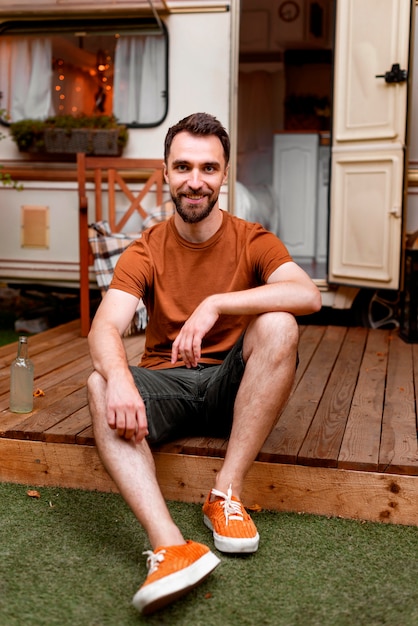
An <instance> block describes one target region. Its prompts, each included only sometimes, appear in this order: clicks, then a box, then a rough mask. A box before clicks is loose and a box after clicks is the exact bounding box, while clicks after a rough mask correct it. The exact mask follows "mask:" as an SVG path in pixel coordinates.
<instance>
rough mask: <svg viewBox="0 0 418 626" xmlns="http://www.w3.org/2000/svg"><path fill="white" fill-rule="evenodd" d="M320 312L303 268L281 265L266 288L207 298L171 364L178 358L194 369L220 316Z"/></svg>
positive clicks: (318, 297) (183, 334)
mask: <svg viewBox="0 0 418 626" xmlns="http://www.w3.org/2000/svg"><path fill="white" fill-rule="evenodd" d="M320 308H321V294H320V293H319V291H318V289H317V287H316V286H315V284H314V283H313V282H312V280H311V279H310V278H309V276H308V275H307V274H306V272H305V271H304V270H302V268H300V267H299V266H298V265H297V264H296V263H294V262H293V261H291V262H289V263H284V264H283V265H282V266H280V267H279V268H277V269H276V270H275V271H274V272H273V273H272V274H271V276H270V277H269V280H268V281H267V284H266V285H262V286H260V287H254V288H253V289H246V290H244V291H235V292H232V293H223V294H214V295H213V296H209V297H208V298H206V299H205V300H203V302H202V303H201V304H200V305H199V306H198V307H197V308H196V310H195V311H194V312H193V314H192V315H191V316H190V317H189V319H188V320H187V321H186V323H185V324H184V326H183V327H182V329H181V331H180V333H179V334H178V336H177V337H176V340H175V341H174V344H173V349H172V358H171V361H172V363H175V362H176V361H177V359H178V357H179V355H180V354H181V356H182V358H183V360H184V361H185V363H186V365H187V366H188V367H194V366H196V365H197V363H198V360H199V358H200V348H201V344H202V339H203V337H204V336H205V335H206V333H208V332H209V330H210V329H211V328H212V327H213V325H214V324H215V322H216V321H217V319H218V317H219V316H220V315H260V314H261V313H267V312H270V311H286V312H288V313H292V314H293V315H307V314H309V313H314V312H316V311H318V310H319V309H320Z"/></svg>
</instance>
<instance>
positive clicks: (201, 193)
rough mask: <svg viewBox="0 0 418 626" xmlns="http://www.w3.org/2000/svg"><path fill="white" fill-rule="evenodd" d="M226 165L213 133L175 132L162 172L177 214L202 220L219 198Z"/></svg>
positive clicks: (187, 221)
mask: <svg viewBox="0 0 418 626" xmlns="http://www.w3.org/2000/svg"><path fill="white" fill-rule="evenodd" d="M227 172H228V168H227V165H226V163H225V156H224V151H223V147H222V144H221V142H220V140H219V139H218V137H216V136H215V135H208V136H206V135H205V136H196V135H192V134H190V133H188V132H185V131H183V132H181V133H179V134H178V135H176V136H175V137H174V139H173V142H172V144H171V149H170V153H169V155H168V158H167V163H166V164H165V170H164V175H165V179H166V181H167V183H168V184H169V187H170V193H171V197H172V199H173V202H174V204H175V205H176V210H177V213H178V214H179V215H180V217H181V218H182V220H183V221H184V222H186V223H188V224H196V223H197V222H201V221H202V220H204V219H205V218H206V217H207V216H208V215H209V214H210V213H211V211H212V209H213V207H214V206H215V205H216V203H217V201H218V196H219V191H220V188H221V186H222V185H223V184H224V183H225V182H226V178H227Z"/></svg>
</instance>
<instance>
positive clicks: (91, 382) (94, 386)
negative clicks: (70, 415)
mask: <svg viewBox="0 0 418 626" xmlns="http://www.w3.org/2000/svg"><path fill="white" fill-rule="evenodd" d="M105 389H106V381H105V379H104V378H103V376H102V375H101V374H99V372H96V370H94V371H93V372H92V373H91V374H90V376H89V377H88V379H87V400H88V403H89V406H90V412H91V413H93V412H92V410H91V409H92V406H93V405H94V404H97V402H96V398H100V397H102V398H103V397H104V393H105ZM92 417H93V415H92Z"/></svg>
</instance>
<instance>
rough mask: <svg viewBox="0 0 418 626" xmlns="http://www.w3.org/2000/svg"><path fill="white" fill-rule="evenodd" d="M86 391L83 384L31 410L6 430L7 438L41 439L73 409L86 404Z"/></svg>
mask: <svg viewBox="0 0 418 626" xmlns="http://www.w3.org/2000/svg"><path fill="white" fill-rule="evenodd" d="M86 404H87V393H86V388H85V387H84V386H83V387H81V388H80V389H77V390H76V391H74V392H73V393H71V394H70V395H67V396H64V397H62V398H60V399H59V400H57V401H56V402H54V403H52V404H49V405H48V406H47V407H45V408H44V409H41V410H40V411H34V412H32V413H31V414H30V415H29V416H28V417H26V418H25V419H23V420H22V421H21V422H20V423H19V424H17V425H16V426H15V428H13V429H10V430H8V431H7V433H6V436H7V438H9V439H31V440H32V441H42V440H43V438H44V432H45V431H46V430H48V429H50V428H52V427H53V426H55V425H56V424H58V423H60V422H61V421H63V420H66V419H68V416H70V415H72V414H73V413H74V411H77V410H78V409H80V408H82V407H84V406H86Z"/></svg>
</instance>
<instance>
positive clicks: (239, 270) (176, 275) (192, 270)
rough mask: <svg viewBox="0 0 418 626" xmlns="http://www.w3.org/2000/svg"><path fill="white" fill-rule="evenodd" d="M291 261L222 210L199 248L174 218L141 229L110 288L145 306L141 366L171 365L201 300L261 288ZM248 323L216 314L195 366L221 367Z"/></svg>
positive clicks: (277, 244) (273, 242) (273, 241)
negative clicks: (180, 337) (218, 221)
mask: <svg viewBox="0 0 418 626" xmlns="http://www.w3.org/2000/svg"><path fill="white" fill-rule="evenodd" d="M291 260H292V259H291V257H290V255H289V253H288V251H287V250H286V247H285V246H284V245H283V243H282V242H281V241H280V240H279V239H278V238H277V237H276V236H275V235H273V234H272V233H270V232H269V231H267V230H265V229H264V228H263V227H262V226H260V224H253V223H250V222H246V221H244V220H242V219H239V218H237V217H234V216H232V215H231V214H230V213H227V212H223V221H222V225H221V227H220V228H219V230H218V231H217V232H216V233H215V234H214V235H213V236H212V237H211V238H210V239H208V241H205V242H204V243H190V242H188V241H186V240H185V239H183V238H182V237H180V235H179V234H178V232H177V229H176V227H175V225H174V218H170V219H169V220H168V221H166V222H162V223H160V224H157V225H156V226H154V227H153V228H150V229H149V230H146V231H144V233H143V234H142V237H141V238H140V239H138V240H137V241H135V242H134V243H132V244H131V245H130V246H129V247H128V248H127V249H126V250H125V252H124V253H123V254H122V256H121V258H120V259H119V261H118V263H117V266H116V269H115V273H114V276H113V280H112V283H111V285H110V288H115V289H120V290H122V291H126V292H128V293H130V294H132V295H134V296H137V297H138V298H143V300H144V303H145V306H146V308H147V311H148V317H149V321H148V325H147V328H146V342H145V350H144V354H143V357H142V361H141V363H140V365H141V366H142V367H148V368H153V369H158V368H164V367H172V365H171V363H170V358H171V346H172V343H173V341H174V339H175V338H176V337H177V334H178V333H179V331H180V329H181V327H182V325H183V324H184V322H185V321H186V320H187V319H188V317H190V315H191V314H192V313H193V311H194V310H195V308H196V307H197V305H198V304H200V302H202V300H204V299H205V298H206V297H207V296H209V295H211V294H214V293H226V292H231V291H240V290H244V289H250V288H251V287H256V286H258V285H262V284H264V283H266V281H267V279H268V278H269V276H270V275H271V274H272V272H273V271H274V270H275V269H277V268H278V267H279V266H280V265H282V264H283V263H286V262H287V261H291ZM249 320H250V318H249V317H248V316H244V315H221V316H220V317H219V319H218V320H217V322H216V324H215V325H214V326H213V328H212V329H211V330H210V331H209V333H208V334H207V335H206V336H205V337H204V338H203V342H202V357H201V362H202V363H221V362H222V361H223V359H224V358H225V356H226V354H227V352H228V351H229V350H230V349H231V348H232V346H233V345H234V344H235V343H236V341H237V340H238V338H239V337H240V335H241V334H242V333H243V332H244V330H245V328H246V327H247V325H248V323H249ZM176 365H183V362H182V361H179V362H178V363H177V364H176Z"/></svg>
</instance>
